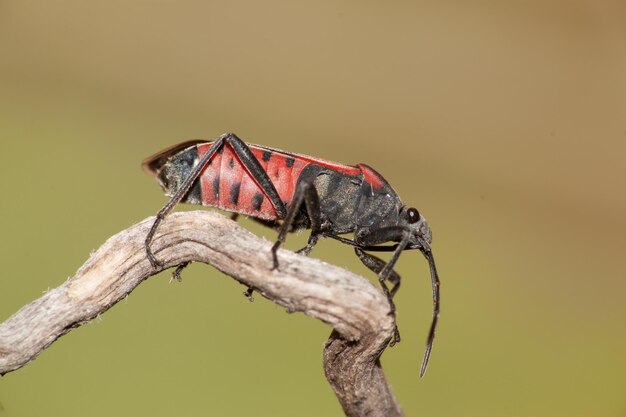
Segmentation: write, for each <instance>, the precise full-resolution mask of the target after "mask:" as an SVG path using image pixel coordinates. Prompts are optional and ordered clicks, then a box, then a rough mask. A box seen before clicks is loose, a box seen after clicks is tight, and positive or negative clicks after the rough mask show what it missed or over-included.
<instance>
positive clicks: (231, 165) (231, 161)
mask: <svg viewBox="0 0 626 417" xmlns="http://www.w3.org/2000/svg"><path fill="white" fill-rule="evenodd" d="M228 166H229V167H230V169H233V168H235V161H234V160H233V158H230V161H228Z"/></svg>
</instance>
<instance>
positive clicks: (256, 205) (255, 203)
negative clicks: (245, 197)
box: [252, 193, 265, 211]
mask: <svg viewBox="0 0 626 417" xmlns="http://www.w3.org/2000/svg"><path fill="white" fill-rule="evenodd" d="M264 198H265V196H264V195H263V193H256V194H255V195H254V196H252V208H253V209H255V210H256V211H259V210H261V204H263V199H264Z"/></svg>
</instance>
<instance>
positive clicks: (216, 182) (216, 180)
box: [213, 175, 220, 197]
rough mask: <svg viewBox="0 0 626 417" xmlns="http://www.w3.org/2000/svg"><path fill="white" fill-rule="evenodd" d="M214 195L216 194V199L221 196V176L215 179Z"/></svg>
mask: <svg viewBox="0 0 626 417" xmlns="http://www.w3.org/2000/svg"><path fill="white" fill-rule="evenodd" d="M213 194H215V197H219V196H220V177H219V175H218V176H217V177H215V178H213Z"/></svg>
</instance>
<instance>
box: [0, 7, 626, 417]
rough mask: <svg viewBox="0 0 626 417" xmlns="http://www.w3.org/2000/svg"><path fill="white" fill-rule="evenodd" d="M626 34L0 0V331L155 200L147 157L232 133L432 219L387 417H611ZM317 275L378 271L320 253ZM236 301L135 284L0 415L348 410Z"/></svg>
mask: <svg viewBox="0 0 626 417" xmlns="http://www.w3.org/2000/svg"><path fill="white" fill-rule="evenodd" d="M625 19H626V5H625V4H624V2H622V1H608V0H607V1H592V0H571V1H564V0H562V1H560V0H555V1H495V0H492V1H488V0H485V1H476V2H464V1H433V0H425V1H395V2H382V1H379V2H376V1H362V2H356V1H324V0H323V1H316V2H283V1H275V0H268V1H264V2H253V1H230V2H213V1H205V2H200V1H196V2H193V1H178V2H174V1H158V0H153V1H148V0H144V1H119V0H117V1H109V2H85V1H69V0H67V1H60V0H59V1H57V0H54V1H46V2H42V1H17V0H0V157H1V164H0V189H1V191H2V197H1V198H0V201H1V203H0V208H1V211H0V213H1V214H0V230H1V231H2V239H0V254H1V255H0V256H1V259H2V264H3V268H2V269H3V271H2V278H0V320H4V319H6V318H7V317H9V316H10V315H11V314H13V313H14V312H15V311H17V310H18V309H19V308H20V307H21V306H22V305H24V304H26V303H28V302H30V301H31V300H33V299H35V298H37V297H39V296H40V295H41V294H42V292H44V291H46V289H47V288H50V287H55V286H57V285H59V284H61V283H62V282H63V281H64V280H65V279H66V278H67V277H68V276H71V275H73V274H74V273H75V271H76V269H77V268H78V267H79V266H80V265H81V264H82V263H83V262H84V261H85V260H86V259H87V257H88V255H89V253H90V251H92V250H94V249H95V248H97V247H99V246H100V245H101V244H102V243H103V242H104V241H105V240H106V239H107V238H108V237H109V236H111V235H113V234H114V233H116V232H118V231H120V230H122V229H124V228H126V227H128V226H130V225H131V224H133V223H135V222H137V221H139V220H141V219H143V218H145V217H147V216H149V215H153V214H154V213H155V212H156V211H157V210H158V209H159V208H160V207H161V206H162V205H163V204H164V203H165V201H166V200H165V198H164V197H163V195H162V194H161V192H160V190H159V187H158V186H157V184H156V183H155V182H154V181H153V179H151V178H149V177H148V176H147V175H145V174H144V173H143V172H142V171H141V170H140V168H139V164H140V162H141V161H142V159H143V158H144V157H146V156H148V155H151V154H152V153H154V152H156V151H158V150H160V149H161V148H164V147H166V146H169V145H172V144H174V143H177V142H179V141H182V140H186V139H190V138H198V137H203V138H209V139H210V138H215V137H216V136H218V135H219V134H221V133H223V132H226V131H232V132H236V133H237V134H238V135H239V136H241V137H242V138H244V139H245V140H247V141H249V142H252V143H260V144H264V145H267V146H271V147H276V148H279V149H285V150H289V151H294V152H300V153H304V154H309V155H315V156H319V157H322V158H325V159H329V160H335V161H339V162H344V163H357V162H366V163H368V164H370V165H372V166H374V167H375V168H376V169H377V170H379V171H380V172H382V173H383V174H384V175H385V177H386V178H387V179H388V180H389V181H390V182H391V183H392V184H393V185H394V187H395V188H396V190H397V191H398V193H399V194H400V195H401V196H402V198H403V200H404V202H405V203H407V204H409V205H414V206H416V207H418V208H419V210H420V211H421V212H422V213H423V214H424V215H425V216H426V217H427V218H428V220H429V222H430V224H431V227H432V229H433V232H434V243H433V247H434V251H435V255H436V258H437V261H438V265H439V268H440V274H441V278H442V281H443V287H442V292H443V293H442V294H443V295H442V297H443V298H442V316H441V324H440V328H439V332H438V338H437V340H436V343H435V348H434V352H433V357H432V360H431V365H430V368H429V372H428V374H427V375H426V378H424V379H423V380H419V379H418V377H417V374H418V370H419V364H420V360H421V356H422V353H423V347H424V341H425V338H426V333H427V330H428V324H429V320H430V309H431V302H430V293H429V292H430V282H429V279H428V269H427V265H426V264H425V262H424V260H423V259H422V258H421V257H420V256H419V254H417V253H406V254H404V256H402V257H401V260H400V263H399V266H398V271H399V272H400V273H401V274H402V276H403V278H404V280H403V287H402V289H401V291H400V293H399V294H398V296H397V304H398V309H399V318H398V322H399V325H400V329H401V330H402V332H403V333H402V334H403V341H402V343H401V344H399V345H398V346H397V347H395V348H393V349H388V350H387V351H386V352H385V354H384V356H383V359H382V360H383V365H384V367H385V370H386V374H387V377H388V379H389V380H390V382H391V384H392V385H393V388H394V392H395V393H396V395H397V397H398V399H399V401H400V403H401V404H402V406H403V408H404V410H405V412H406V414H407V416H568V417H573V416H594V417H595V416H626V377H625V375H626V360H625V359H626V357H625V356H626V335H625V332H624V328H625V319H626V303H625V302H624V297H625V296H626V280H625V279H624V262H623V260H624V256H625V255H624V249H626V242H625V240H626V238H625V236H626V221H625V219H624V213H625V212H626V193H625V192H624V185H625V184H624V179H625V174H626V169H625V168H624V165H625V155H626V153H625V152H626V122H625V118H624V116H625V115H626V25H625V24H624V22H625V21H626V20H625ZM181 209H183V208H181ZM184 209H188V208H184ZM244 224H245V225H246V227H249V228H250V229H251V230H253V231H254V232H255V233H257V234H259V235H263V236H266V237H267V238H268V239H274V238H275V234H274V233H273V232H271V231H268V230H265V229H262V228H259V227H257V226H256V225H254V224H251V223H250V222H244ZM303 239H305V235H302V236H298V237H296V238H290V239H289V240H288V247H291V248H296V247H298V246H299V245H300V244H301V242H302V241H303ZM312 256H315V257H319V258H321V259H323V260H326V261H328V262H331V263H335V264H338V265H341V266H344V267H346V268H348V269H350V270H353V271H355V272H358V273H361V274H363V275H364V276H366V277H369V278H370V279H372V280H373V276H372V274H371V273H368V271H367V270H365V268H364V267H362V266H361V265H360V263H359V261H358V260H357V258H356V257H355V256H354V255H353V252H352V250H351V249H350V248H349V247H345V246H341V245H339V244H338V243H337V242H334V241H324V242H322V243H321V244H319V245H318V247H317V248H316V249H315V251H314V252H313V254H312ZM243 290H244V288H243V287H242V286H240V285H239V284H237V283H235V282H234V281H233V280H232V279H230V278H228V277H225V276H223V275H221V274H219V273H218V272H217V271H216V270H214V269H212V268H211V267H209V266H206V265H201V264H197V265H193V266H191V267H190V268H189V269H188V270H186V271H185V273H184V279H183V282H182V283H181V284H178V283H170V276H169V274H168V273H163V274H161V275H159V276H157V277H154V278H152V279H150V280H149V281H147V282H146V283H144V284H143V285H141V286H140V287H139V288H138V289H137V290H136V291H135V292H133V293H132V294H131V295H130V296H129V297H128V299H127V300H126V301H124V302H122V303H120V304H118V305H117V306H115V307H114V308H113V309H111V310H110V311H109V312H107V313H106V314H105V315H103V316H102V317H101V319H99V320H95V321H94V322H93V323H91V324H89V325H86V326H84V327H81V328H79V329H77V330H75V331H73V332H71V333H70V334H69V335H67V336H65V337H63V338H62V339H60V340H59V341H57V342H56V343H55V344H54V345H52V347H51V348H49V349H48V350H46V351H45V352H44V353H43V354H42V355H41V356H40V357H39V358H38V359H37V360H35V361H34V362H32V363H31V364H29V365H28V366H26V367H25V368H23V369H21V370H19V371H17V372H13V373H10V374H8V375H7V376H5V377H4V378H2V379H0V416H7V417H9V416H11V417H18V416H20V417H21V416H83V415H90V416H105V415H106V416H110V415H150V416H170V415H182V416H201V415H202V416H204V415H216V416H340V415H342V412H341V408H340V407H339V404H338V403H337V400H336V399H335V397H334V395H333V394H332V391H331V390H330V388H329V386H328V384H327V383H326V381H325V379H324V376H323V372H322V366H321V353H322V346H323V344H324V341H325V340H326V338H327V336H328V334H329V333H330V329H329V328H328V327H327V326H325V325H324V324H322V323H319V322H316V321H314V320H312V319H309V318H307V317H304V316H303V315H300V314H292V315H288V314H286V313H285V311H284V310H282V309H281V308H278V307H276V306H274V305H273V304H272V303H270V302H269V301H267V300H264V299H262V298H261V297H257V300H256V302H254V303H249V302H248V301H247V300H246V299H245V298H244V297H243V295H242V291H243Z"/></svg>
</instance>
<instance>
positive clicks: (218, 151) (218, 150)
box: [217, 145, 226, 154]
mask: <svg viewBox="0 0 626 417" xmlns="http://www.w3.org/2000/svg"><path fill="white" fill-rule="evenodd" d="M225 147H226V145H222V146H220V147H219V148H217V153H219V154H222V153H224V148H225Z"/></svg>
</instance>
